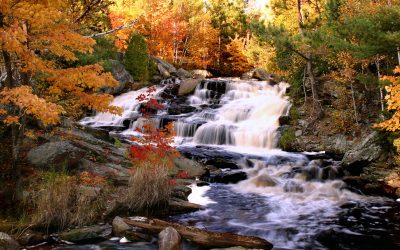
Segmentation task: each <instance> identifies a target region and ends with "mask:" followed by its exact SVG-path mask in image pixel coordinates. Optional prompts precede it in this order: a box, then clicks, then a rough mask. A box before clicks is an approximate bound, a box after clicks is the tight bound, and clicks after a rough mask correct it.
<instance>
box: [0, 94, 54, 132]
mask: <svg viewBox="0 0 400 250" xmlns="http://www.w3.org/2000/svg"><path fill="white" fill-rule="evenodd" d="M0 97H1V99H0V104H3V105H13V106H16V107H18V108H19V110H20V111H22V113H21V115H24V114H26V115H30V116H33V117H35V118H37V119H39V120H41V121H42V122H43V123H44V125H50V124H56V123H58V122H59V114H60V113H61V112H62V108H61V107H60V106H58V105H57V104H54V103H50V102H47V101H46V100H44V99H42V98H39V97H38V96H37V95H35V94H33V93H32V88H31V87H28V86H20V87H16V88H11V89H9V88H5V89H3V90H2V91H0ZM18 119H19V117H18V116H14V115H9V116H7V117H6V118H5V119H4V120H3V122H4V123H6V124H7V125H10V124H12V123H18Z"/></svg>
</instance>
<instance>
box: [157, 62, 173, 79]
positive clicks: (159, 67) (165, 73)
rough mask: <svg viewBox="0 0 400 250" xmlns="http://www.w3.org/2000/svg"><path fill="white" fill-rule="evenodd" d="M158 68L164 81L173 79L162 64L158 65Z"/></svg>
mask: <svg viewBox="0 0 400 250" xmlns="http://www.w3.org/2000/svg"><path fill="white" fill-rule="evenodd" d="M157 68H158V71H159V72H160V74H161V76H162V77H163V78H164V79H166V78H170V77H171V74H170V73H169V71H168V70H167V69H166V68H165V67H164V66H163V65H162V64H157Z"/></svg>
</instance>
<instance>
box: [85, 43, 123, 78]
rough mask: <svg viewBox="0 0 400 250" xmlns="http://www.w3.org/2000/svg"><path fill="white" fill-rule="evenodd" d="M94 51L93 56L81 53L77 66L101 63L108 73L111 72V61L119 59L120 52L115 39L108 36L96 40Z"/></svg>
mask: <svg viewBox="0 0 400 250" xmlns="http://www.w3.org/2000/svg"><path fill="white" fill-rule="evenodd" d="M93 49H94V51H93V53H91V54H82V53H79V54H78V55H77V56H78V59H79V60H78V62H77V64H78V65H77V66H84V65H91V64H96V63H100V64H102V65H103V67H104V69H105V70H106V71H111V68H112V67H111V65H112V63H111V60H116V59H117V58H118V51H117V48H116V47H115V44H114V41H113V39H111V38H110V37H106V36H100V37H97V38H96V45H95V46H94V47H93Z"/></svg>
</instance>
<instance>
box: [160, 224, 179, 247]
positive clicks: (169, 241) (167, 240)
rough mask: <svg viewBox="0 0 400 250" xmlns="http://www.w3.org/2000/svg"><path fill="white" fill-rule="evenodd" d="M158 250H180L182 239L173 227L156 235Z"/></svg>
mask: <svg viewBox="0 0 400 250" xmlns="http://www.w3.org/2000/svg"><path fill="white" fill-rule="evenodd" d="M158 238H159V239H158V249H160V250H180V249H182V237H181V235H180V234H179V233H178V232H177V231H176V229H175V228H173V227H167V228H166V229H164V230H162V231H161V232H160V233H159V235H158Z"/></svg>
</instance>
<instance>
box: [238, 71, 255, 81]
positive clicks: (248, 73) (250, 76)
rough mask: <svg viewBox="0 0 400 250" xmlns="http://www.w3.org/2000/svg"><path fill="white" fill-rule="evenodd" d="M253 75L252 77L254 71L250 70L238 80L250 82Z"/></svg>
mask: <svg viewBox="0 0 400 250" xmlns="http://www.w3.org/2000/svg"><path fill="white" fill-rule="evenodd" d="M253 75H254V70H251V71H249V72H246V73H244V74H243V75H242V77H240V79H242V80H250V79H252V78H253Z"/></svg>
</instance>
